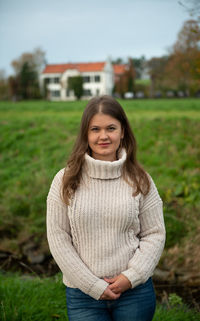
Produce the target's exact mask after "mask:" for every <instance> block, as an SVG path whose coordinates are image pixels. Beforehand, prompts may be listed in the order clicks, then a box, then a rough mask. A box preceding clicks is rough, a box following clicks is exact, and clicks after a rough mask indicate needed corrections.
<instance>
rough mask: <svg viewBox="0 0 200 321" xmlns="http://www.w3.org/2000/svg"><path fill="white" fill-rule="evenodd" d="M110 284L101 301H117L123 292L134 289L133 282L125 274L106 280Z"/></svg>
mask: <svg viewBox="0 0 200 321" xmlns="http://www.w3.org/2000/svg"><path fill="white" fill-rule="evenodd" d="M104 280H105V281H106V282H107V283H109V285H108V286H107V288H106V289H105V291H104V292H103V294H102V295H101V297H100V300H116V299H118V298H119V297H120V295H121V294H122V292H125V291H126V290H128V289H130V288H131V287H132V285H131V282H130V281H129V280H128V279H127V277H125V276H124V275H123V274H119V275H117V276H115V277H113V278H104Z"/></svg>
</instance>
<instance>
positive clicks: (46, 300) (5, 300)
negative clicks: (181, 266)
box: [0, 273, 200, 321]
mask: <svg viewBox="0 0 200 321" xmlns="http://www.w3.org/2000/svg"><path fill="white" fill-rule="evenodd" d="M0 302H1V305H0V320H1V321H53V320H60V321H64V320H65V321H67V320H68V318H67V309H66V302H65V287H64V285H63V284H62V281H61V274H58V275H56V277H53V278H45V279H39V278H34V279H31V278H25V277H20V276H18V275H6V276H5V275H3V274H1V273H0ZM153 321H200V313H198V312H195V311H194V310H190V309H189V308H188V307H187V306H186V305H183V304H182V302H181V300H180V298H179V297H176V296H175V297H174V296H173V295H172V296H171V297H170V298H169V301H168V304H163V305H161V304H159V305H157V308H156V313H155V316H154V318H153Z"/></svg>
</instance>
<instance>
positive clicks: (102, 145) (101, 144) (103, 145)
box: [98, 143, 110, 147]
mask: <svg viewBox="0 0 200 321" xmlns="http://www.w3.org/2000/svg"><path fill="white" fill-rule="evenodd" d="M98 145H99V146H101V147H106V146H108V145H110V143H100V144H98Z"/></svg>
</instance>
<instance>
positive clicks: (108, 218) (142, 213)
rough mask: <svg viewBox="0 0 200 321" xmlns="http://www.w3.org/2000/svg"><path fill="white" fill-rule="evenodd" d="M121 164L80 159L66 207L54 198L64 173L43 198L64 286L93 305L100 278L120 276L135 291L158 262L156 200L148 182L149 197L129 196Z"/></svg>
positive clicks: (160, 226) (160, 233)
mask: <svg viewBox="0 0 200 321" xmlns="http://www.w3.org/2000/svg"><path fill="white" fill-rule="evenodd" d="M125 159H126V152H125V151H123V152H122V155H121V158H120V159H119V160H117V161H114V162H107V161H100V160H95V159H93V158H92V157H90V156H89V155H87V154H86V155H85V165H84V168H83V177H82V183H81V185H80V187H79V188H78V189H77V191H76V193H75V195H74V197H73V199H72V200H71V203H70V206H66V205H65V204H64V203H63V202H62V200H61V197H60V191H61V185H62V177H63V174H64V169H61V170H60V171H59V172H58V173H57V174H56V176H55V177H54V179H53V182H52V184H51V188H50V191H49V194H48V197H47V238H48V243H49V247H50V251H51V253H52V255H53V257H54V259H55V261H56V263H57V264H58V266H59V268H60V269H61V271H62V273H63V282H64V284H65V285H67V286H69V287H73V288H79V289H80V290H81V291H83V292H84V293H86V294H88V295H90V296H91V297H93V298H94V299H96V300H98V299H99V298H100V296H101V294H102V293H103V292H104V290H105V289H106V287H107V286H108V283H107V282H105V281H104V280H103V278H104V277H113V276H115V275H118V274H120V273H122V274H124V275H125V276H126V277H127V278H128V279H129V280H130V281H131V284H132V287H135V286H137V285H139V284H141V283H144V282H145V281H146V280H147V279H148V278H149V277H150V276H151V275H152V274H153V271H154V269H155V267H156V265H157V263H158V261H159V259H160V256H161V254H162V251H163V247H164V242H165V227H164V221H163V211H162V201H161V199H160V197H159V194H158V191H157V189H156V187H155V184H154V183H153V180H152V179H151V178H150V180H151V188H150V192H149V193H148V194H147V195H146V196H143V195H142V194H139V195H137V196H136V197H133V196H132V193H133V190H132V188H131V187H130V186H129V185H128V184H127V183H126V182H125V181H124V179H123V178H122V176H121V172H122V166H123V163H124V161H125Z"/></svg>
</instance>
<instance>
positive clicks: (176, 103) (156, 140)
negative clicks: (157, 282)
mask: <svg viewBox="0 0 200 321" xmlns="http://www.w3.org/2000/svg"><path fill="white" fill-rule="evenodd" d="M121 103H122V106H123V107H124V109H125V110H126V112H127V115H128V118H129V120H130V123H131V126H132V128H133V130H134V133H135V136H136V139H137V141H138V158H139V160H140V162H141V163H142V164H143V166H144V168H145V169H146V170H147V171H148V172H149V173H150V174H151V175H152V177H153V178H154V181H155V183H156V185H157V187H158V190H159V192H160V195H161V197H162V199H163V202H164V213H165V222H166V227H167V241H166V250H165V252H164V255H163V259H162V260H161V264H163V265H164V266H165V267H167V268H168V267H170V264H171V267H173V269H175V270H176V271H177V269H183V268H184V269H185V271H188V270H189V271H190V272H191V273H193V272H195V271H196V272H197V273H198V266H199V255H198V251H199V250H198V244H199V242H200V240H199V235H200V233H199V226H200V224H199V223H200V218H199V212H200V196H199V189H200V170H199V158H200V154H199V150H200V121H199V120H200V104H199V100H198V99H196V100H195V99H169V100H166V99H162V100H133V101H121ZM85 105H86V102H84V101H79V102H68V103H65V102H60V103H56V102H55V103H53V102H46V101H38V102H34V101H31V102H19V103H11V102H0V125H1V126H0V150H1V154H0V160H1V162H0V175H1V183H0V184H1V187H0V198H1V204H0V212H1V216H0V235H1V240H0V242H1V246H0V249H3V250H4V251H5V250H9V251H11V252H12V253H16V254H20V253H21V252H20V251H21V244H22V243H23V242H24V240H26V239H28V238H30V236H33V237H34V239H35V242H38V244H39V248H40V251H42V252H48V246H47V242H46V236H45V235H46V231H45V228H46V227H45V212H46V196H47V193H48V190H49V187H50V183H51V181H52V179H53V176H54V175H55V174H56V172H57V171H58V170H59V169H60V168H62V167H64V166H65V164H66V159H67V157H68V156H69V153H70V151H71V149H72V146H73V143H74V140H75V137H76V134H77V131H78V128H79V122H80V118H81V114H82V111H83V109H84V107H85ZM195 253H197V255H196V254H195ZM171 267H170V268H171Z"/></svg>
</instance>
